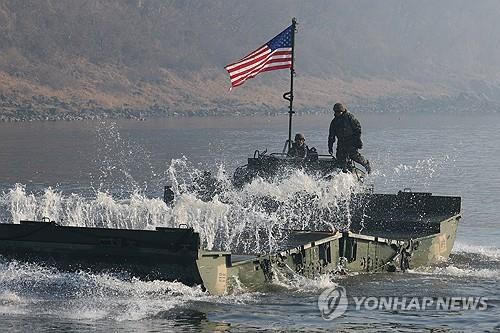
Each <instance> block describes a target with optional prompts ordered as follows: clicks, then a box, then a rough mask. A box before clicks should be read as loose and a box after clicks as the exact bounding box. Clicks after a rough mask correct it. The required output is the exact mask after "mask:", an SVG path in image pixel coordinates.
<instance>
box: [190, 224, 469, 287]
mask: <svg viewBox="0 0 500 333" xmlns="http://www.w3.org/2000/svg"><path fill="white" fill-rule="evenodd" d="M460 218H461V215H460V214H457V215H455V216H452V217H450V218H448V219H446V220H444V221H441V222H440V232H439V233H436V234H433V235H430V236H424V237H419V238H415V239H411V238H410V239H388V238H381V237H374V236H367V235H362V234H356V233H351V232H346V233H340V232H336V233H331V234H327V233H316V235H317V236H318V237H319V238H318V239H317V240H315V241H313V242H310V243H306V244H303V245H300V246H298V247H294V248H291V249H287V250H285V251H281V252H279V253H276V254H272V255H264V256H258V257H254V258H250V259H247V260H243V261H237V262H233V263H231V254H229V253H221V252H218V253H212V254H210V252H202V254H201V255H200V259H199V263H198V268H199V271H200V275H201V278H202V280H203V283H204V286H205V287H206V289H207V290H208V291H209V292H210V293H212V294H216V295H220V294H226V293H231V292H234V291H235V290H239V289H242V288H243V289H244V290H263V289H266V288H268V287H269V284H270V283H272V282H273V281H276V279H278V280H279V278H280V277H282V276H284V277H293V276H294V275H297V274H299V275H302V276H305V277H308V278H314V277H317V276H319V275H321V274H328V273H331V274H339V273H340V274H344V273H349V272H372V273H373V272H395V271H405V270H407V269H409V268H417V267H421V266H428V265H432V264H435V263H437V262H439V261H441V260H443V259H446V258H448V257H449V255H450V252H451V250H452V248H453V243H454V241H455V237H456V232H457V227H458V222H459V220H460ZM303 233H306V232H303ZM307 233H309V234H311V232H307ZM321 236H323V237H321ZM208 258H209V259H208ZM207 259H208V260H207Z"/></svg>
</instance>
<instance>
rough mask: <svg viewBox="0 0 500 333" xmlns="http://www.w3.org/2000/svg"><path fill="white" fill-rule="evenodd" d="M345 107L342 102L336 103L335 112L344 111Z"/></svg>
mask: <svg viewBox="0 0 500 333" xmlns="http://www.w3.org/2000/svg"><path fill="white" fill-rule="evenodd" d="M344 111H345V109H344V106H343V105H342V103H335V105H334V106H333V112H335V113H337V112H339V113H342V112H344Z"/></svg>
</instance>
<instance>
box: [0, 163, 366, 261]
mask: <svg viewBox="0 0 500 333" xmlns="http://www.w3.org/2000/svg"><path fill="white" fill-rule="evenodd" d="M205 176H206V174H204V172H202V171H201V170H198V169H197V168H195V167H193V166H192V165H190V163H189V161H187V159H186V158H183V159H179V160H173V161H172V163H171V165H170V167H169V168H168V177H169V181H170V183H171V184H172V188H173V190H174V192H175V200H174V202H173V203H172V205H167V204H165V203H164V202H163V200H162V199H158V198H148V197H146V196H145V195H144V194H142V193H140V192H139V191H137V190H136V191H135V192H132V193H131V194H130V196H129V197H126V198H117V197H115V196H113V195H111V194H110V193H108V192H102V191H98V192H97V193H96V194H95V196H94V197H84V196H81V195H78V194H66V193H63V192H60V191H57V190H54V189H52V188H50V187H49V188H47V189H45V190H43V191H42V192H41V193H29V192H28V191H27V190H26V187H25V186H23V185H21V184H16V185H15V186H14V187H13V188H11V189H9V190H7V191H5V192H3V193H2V194H0V218H1V220H2V222H3V223H6V222H7V223H19V221H20V220H35V221H40V220H42V218H44V217H48V218H50V220H53V221H56V222H57V223H59V224H61V225H71V226H81V227H108V228H126V229H149V230H151V229H154V228H155V227H159V226H163V227H178V226H180V225H181V224H185V225H187V226H189V227H192V228H193V229H194V230H195V231H196V232H199V233H200V237H201V240H202V246H203V247H204V248H206V249H222V250H233V251H234V250H238V251H239V252H241V253H261V252H273V251H275V250H277V249H278V248H279V246H280V244H281V243H282V241H283V237H285V233H284V229H301V230H307V229H308V230H335V229H345V228H347V227H348V225H349V223H350V211H349V200H350V198H351V196H352V195H354V194H356V193H358V192H360V191H362V190H364V188H363V187H362V186H360V184H359V183H358V181H357V180H356V179H355V177H353V176H352V175H350V174H346V173H339V174H337V175H334V176H333V177H331V178H330V179H328V180H326V179H324V178H315V177H312V176H310V175H307V174H305V173H304V172H303V171H301V170H294V171H293V172H291V173H290V177H288V178H286V179H283V180H280V181H265V180H263V179H261V178H257V179H255V180H254V181H253V182H251V183H249V184H247V185H246V186H244V187H243V188H236V187H233V185H232V184H231V181H230V180H229V178H228V176H227V174H226V173H225V171H224V168H223V166H220V167H219V170H218V172H217V176H216V177H215V179H214V182H215V183H214V184H207V183H206V182H204V179H205V180H206V178H203V177H205ZM207 186H208V190H210V191H212V192H213V193H212V194H211V195H209V196H207V195H206V192H207Z"/></svg>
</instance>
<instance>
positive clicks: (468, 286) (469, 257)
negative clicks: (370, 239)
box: [0, 114, 500, 332]
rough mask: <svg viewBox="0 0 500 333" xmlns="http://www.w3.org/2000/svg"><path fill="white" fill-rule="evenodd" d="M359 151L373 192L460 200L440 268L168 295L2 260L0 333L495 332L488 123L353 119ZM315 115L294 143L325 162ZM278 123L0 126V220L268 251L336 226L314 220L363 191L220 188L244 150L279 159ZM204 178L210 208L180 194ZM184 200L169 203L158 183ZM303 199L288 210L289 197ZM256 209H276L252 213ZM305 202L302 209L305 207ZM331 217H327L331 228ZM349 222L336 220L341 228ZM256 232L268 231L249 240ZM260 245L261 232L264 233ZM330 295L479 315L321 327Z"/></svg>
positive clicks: (281, 123)
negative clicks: (452, 304) (151, 232)
mask: <svg viewBox="0 0 500 333" xmlns="http://www.w3.org/2000/svg"><path fill="white" fill-rule="evenodd" d="M358 116H359V119H360V121H361V123H362V125H363V130H364V134H363V138H364V144H365V148H364V149H363V152H364V154H365V155H366V156H367V157H368V158H369V159H370V160H371V163H372V164H373V165H374V167H375V172H374V173H373V174H372V175H371V176H370V177H369V182H371V183H373V184H374V186H375V189H376V191H377V192H383V193H395V192H397V191H398V190H400V189H403V188H405V187H410V188H412V190H414V191H430V192H433V193H435V194H441V195H459V196H462V197H463V211H464V218H463V220H462V221H461V224H460V227H459V232H458V239H457V243H456V244H455V248H454V251H453V253H452V255H451V257H450V259H449V260H448V261H447V262H443V263H441V264H439V265H437V266H434V267H425V268H421V269H418V270H413V271H411V272H409V273H406V274H368V275H364V274H360V275H351V276H342V277H329V276H322V277H319V278H318V279H315V280H310V279H305V278H301V277H296V278H295V279H292V280H286V279H281V280H279V281H277V282H276V283H275V284H274V285H272V286H269V289H268V290H261V291H259V292H246V291H245V290H244V289H242V290H241V291H240V292H239V293H236V294H234V295H229V296H224V297H216V296H210V295H208V294H206V293H204V292H203V291H202V290H201V288H199V287H188V286H185V285H182V284H180V283H175V282H164V281H153V282H143V281H139V280H136V279H130V278H128V277H127V278H125V277H124V276H115V275H106V274H93V273H90V272H78V273H66V272H60V271H57V270H55V269H52V268H50V267H40V266H36V265H33V264H23V263H19V262H11V261H6V260H4V259H1V258H0V331H7V330H8V331H43V330H50V329H55V330H72V331H96V330H100V331H109V330H124V331H134V332H135V331H169V330H194V329H200V328H202V329H207V330H211V331H225V330H234V331H239V330H240V331H246V330H255V329H259V330H280V331H293V330H296V331H302V330H330V329H337V330H344V331H358V330H365V331H387V330H393V331H425V330H444V331H447V330H467V331H484V330H495V329H496V330H498V329H499V328H500V326H499V320H498V318H499V316H500V311H499V309H498V306H499V305H500V303H499V302H498V300H499V298H500V287H499V282H500V281H499V280H500V277H499V276H500V275H499V272H500V231H499V228H498V222H497V221H498V216H500V206H499V205H498V204H497V203H498V202H499V201H498V195H499V194H500V181H499V177H498V175H497V170H498V167H497V165H498V164H499V163H500V157H498V156H497V155H495V154H494V152H495V151H496V150H498V145H499V144H500V133H499V131H498V123H499V122H500V115H495V114H489V115H488V114H481V115H476V116H471V115H451V114H450V115H448V114H445V115H435V114H412V115H397V114H390V115H388V114H365V115H358ZM329 121H330V118H329V117H328V116H314V117H313V116H307V117H296V121H295V123H294V128H295V129H296V131H300V132H302V133H304V134H305V136H306V139H307V141H306V143H307V144H308V145H309V146H310V147H311V146H316V147H317V148H318V149H319V150H320V152H325V151H326V136H327V130H328V124H329ZM286 130H287V118H286V116H285V115H284V116H283V117H276V118H265V117H262V118H240V119H238V118H189V119H163V120H154V121H153V120H148V121H145V122H131V121H118V122H78V123H77V122H72V123H63V122H59V123H22V124H21V123H20V124H0V219H1V222H2V223H17V222H18V221H19V220H20V219H41V218H42V217H44V216H48V217H50V218H51V219H53V220H56V221H60V223H62V224H66V225H80V226H106V227H120V228H136V229H154V228H155V227H156V226H175V225H176V224H178V223H186V224H188V225H190V226H192V227H193V228H195V230H197V231H198V232H200V235H201V237H202V241H203V244H204V247H206V248H210V249H225V250H229V249H235V248H238V249H240V250H243V251H245V252H263V251H264V252H265V251H269V250H271V251H272V250H273V249H274V248H275V247H276V246H277V245H278V244H279V242H280V241H281V237H282V235H281V234H280V232H279V230H280V229H281V228H283V227H288V228H303V227H305V226H311V223H316V224H318V223H319V225H315V226H314V227H317V228H322V229H331V228H335V227H339V226H338V225H331V224H329V222H328V220H324V221H323V222H322V223H321V222H318V221H317V219H313V218H312V215H313V213H314V212H315V211H317V209H318V208H320V209H322V211H324V212H327V213H328V212H332V214H334V212H335V211H338V207H340V206H341V205H342V204H343V203H345V201H346V200H348V199H349V196H350V195H352V194H353V193H355V192H357V191H360V190H362V189H361V188H359V186H358V185H356V182H355V181H354V179H352V178H351V177H350V176H349V175H346V174H341V175H337V176H336V177H333V178H332V179H330V180H320V179H315V178H313V177H310V176H307V175H305V174H303V173H301V172H290V176H289V177H288V178H286V179H285V180H284V181H282V182H265V181H262V180H256V181H254V182H253V183H252V184H250V185H248V186H246V187H244V188H243V189H236V188H233V187H232V186H231V184H230V182H229V178H230V177H231V174H232V171H233V170H234V169H235V167H236V166H238V165H241V164H244V163H245V159H246V157H248V156H250V155H252V154H253V151H254V150H255V149H260V150H263V149H265V148H268V149H269V150H273V151H279V150H281V148H282V147H283V144H284V139H285V138H286V136H287V133H286ZM203 170H210V171H211V172H212V174H213V175H214V176H216V178H217V179H218V181H219V189H218V190H219V191H218V195H217V196H216V198H214V199H213V200H210V201H203V200H200V198H199V197H197V196H196V195H195V194H194V193H193V192H192V191H191V190H188V189H192V188H193V184H195V185H196V179H198V178H199V177H200V175H202V173H203ZM167 182H168V183H170V184H172V185H173V187H174V190H175V191H176V192H182V194H180V195H178V196H177V198H176V202H175V204H174V205H173V206H172V207H168V206H166V205H165V204H164V203H163V202H162V201H161V200H160V199H158V197H160V196H161V194H162V193H161V191H162V188H163V185H164V184H165V183H167ZM303 195H311V196H314V198H316V199H315V201H314V202H313V205H312V206H310V205H301V203H302V201H301V196H303ZM263 198H265V199H266V200H268V199H269V198H271V199H273V200H277V201H280V202H283V203H284V205H283V206H282V207H280V208H279V209H276V210H272V211H271V212H270V211H269V210H266V209H265V208H266V201H265V200H263ZM308 202H309V203H311V202H310V201H308ZM337 220H338V219H337ZM343 223H348V220H346V221H343ZM258 230H267V232H266V233H264V234H262V233H261V232H260V233H259V232H258ZM262 235H264V236H262ZM337 285H340V286H344V287H346V289H347V293H348V295H359V296H421V297H439V296H445V297H446V296H450V297H453V296H483V297H488V298H489V299H490V301H489V307H488V309H487V310H486V311H458V312H457V311H455V312H446V311H442V312H437V311H431V312H429V311H425V312H419V311H399V312H392V311H384V310H373V311H368V310H362V311H356V310H354V309H353V308H352V306H350V307H349V308H348V311H347V312H346V314H345V315H343V316H342V317H340V318H337V319H336V320H334V321H331V322H327V321H324V320H323V319H322V318H321V316H320V313H319V311H318V308H317V305H316V302H317V298H318V295H319V294H320V293H321V292H322V291H323V290H324V289H325V288H328V287H334V286H337Z"/></svg>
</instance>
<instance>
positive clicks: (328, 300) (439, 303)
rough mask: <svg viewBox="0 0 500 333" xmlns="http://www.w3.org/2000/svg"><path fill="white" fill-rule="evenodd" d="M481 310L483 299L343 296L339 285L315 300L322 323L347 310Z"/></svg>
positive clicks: (484, 298) (486, 299)
mask: <svg viewBox="0 0 500 333" xmlns="http://www.w3.org/2000/svg"><path fill="white" fill-rule="evenodd" d="M349 303H350V304H351V305H352V310H353V311H366V310H368V311H377V310H378V311H485V310H486V309H487V308H488V298H487V297H474V296H469V297H464V296H452V297H442V296H440V297H423V296H414V297H409V296H378V297H373V296H369V297H367V296H350V297H348V296H347V293H346V289H345V288H344V287H342V286H337V287H333V288H328V289H325V290H324V291H323V292H322V293H321V294H320V295H319V297H318V309H319V311H320V313H321V317H323V319H325V320H333V319H335V318H338V317H340V316H342V315H343V314H344V313H345V312H346V311H347V306H348V305H349Z"/></svg>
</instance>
